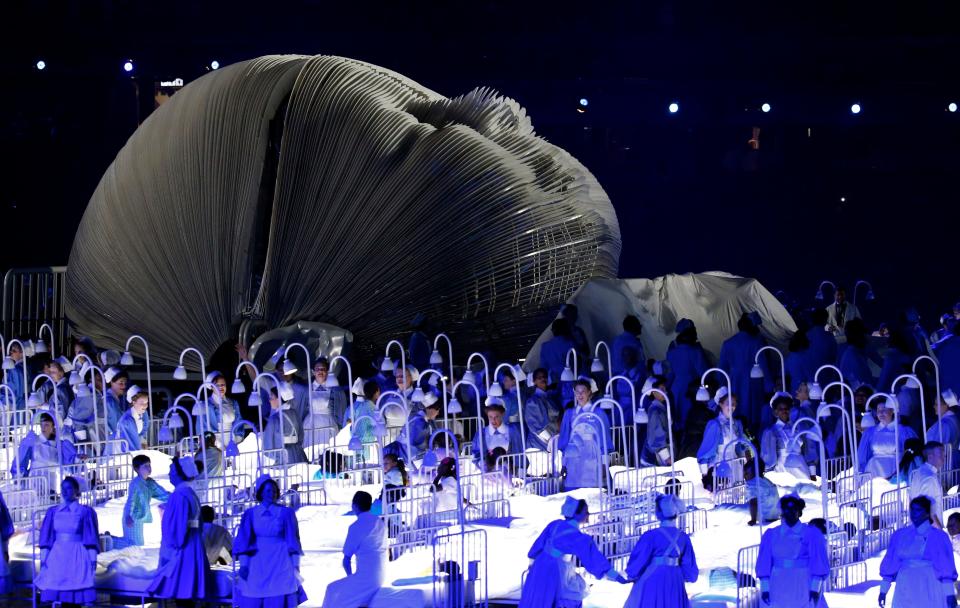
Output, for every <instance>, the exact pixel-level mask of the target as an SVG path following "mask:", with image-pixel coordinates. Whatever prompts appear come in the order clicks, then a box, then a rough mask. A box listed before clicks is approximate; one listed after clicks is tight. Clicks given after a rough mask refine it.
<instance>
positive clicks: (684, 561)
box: [623, 522, 700, 608]
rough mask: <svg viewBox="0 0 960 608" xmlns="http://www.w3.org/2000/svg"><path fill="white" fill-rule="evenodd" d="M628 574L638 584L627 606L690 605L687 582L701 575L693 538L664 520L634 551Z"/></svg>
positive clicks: (663, 607)
mask: <svg viewBox="0 0 960 608" xmlns="http://www.w3.org/2000/svg"><path fill="white" fill-rule="evenodd" d="M626 575H627V578H628V579H631V580H633V581H634V583H633V588H632V589H631V590H630V596H629V597H628V598H627V603H625V604H624V605H623V606H624V608H689V606H690V600H689V598H687V590H686V588H685V587H684V583H693V582H696V580H697V578H698V577H699V575H700V571H699V569H698V568H697V558H696V555H695V554H694V552H693V544H692V543H691V542H690V537H689V536H687V535H686V533H685V532H684V531H683V530H679V529H677V528H676V527H675V526H674V525H671V524H666V523H663V522H661V524H660V527H659V528H654V529H652V530H648V531H646V532H644V533H643V535H642V536H641V537H640V540H639V541H637V544H636V545H635V546H634V547H633V551H631V552H630V560H629V561H628V562H627V571H626Z"/></svg>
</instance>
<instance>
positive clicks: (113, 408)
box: [100, 389, 127, 436]
mask: <svg viewBox="0 0 960 608" xmlns="http://www.w3.org/2000/svg"><path fill="white" fill-rule="evenodd" d="M126 409H127V404H126V402H125V401H124V400H123V398H122V397H117V396H116V395H115V394H114V393H113V391H111V390H109V389H108V390H107V408H106V410H107V411H106V424H107V435H109V436H113V434H114V433H116V432H117V423H118V422H119V421H120V416H122V415H123V412H124V411H125V410H126ZM103 422H104V419H103V418H101V419H100V423H101V424H103Z"/></svg>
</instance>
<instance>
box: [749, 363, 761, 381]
mask: <svg viewBox="0 0 960 608" xmlns="http://www.w3.org/2000/svg"><path fill="white" fill-rule="evenodd" d="M750 377H751V378H763V368H762V367H760V365H759V364H757V363H755V364H754V365H753V367H752V368H750Z"/></svg>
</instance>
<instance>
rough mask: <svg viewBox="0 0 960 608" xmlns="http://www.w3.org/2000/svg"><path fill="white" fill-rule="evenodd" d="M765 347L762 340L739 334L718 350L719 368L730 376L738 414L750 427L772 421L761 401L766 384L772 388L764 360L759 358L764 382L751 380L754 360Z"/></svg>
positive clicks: (743, 333)
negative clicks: (740, 413)
mask: <svg viewBox="0 0 960 608" xmlns="http://www.w3.org/2000/svg"><path fill="white" fill-rule="evenodd" d="M764 345H765V342H764V339H763V337H762V336H760V335H757V336H751V335H750V334H748V333H747V332H745V331H739V332H737V333H736V334H734V335H733V336H731V337H730V338H727V340H726V341H724V343H723V346H721V347H720V368H721V369H723V370H725V371H726V372H727V373H729V374H730V380H731V381H732V382H733V394H734V395H737V397H738V398H739V403H740V410H741V411H742V412H743V416H744V418H746V420H747V422H749V423H750V424H751V425H752V426H753V427H757V426H759V425H764V424H766V423H768V422H769V420H770V418H771V417H772V416H771V414H770V411H769V410H770V408H769V407H768V406H767V404H766V403H765V400H764V398H763V392H764V390H765V389H764V385H765V381H766V382H767V383H770V387H768V388H772V386H773V385H772V381H771V376H770V369H769V366H768V365H767V361H766V358H765V357H760V368H761V369H762V370H763V378H762V379H760V378H751V377H750V371H751V370H752V369H753V365H754V363H753V361H754V356H755V355H756V354H757V351H758V350H760V348H762V347H763V346H764Z"/></svg>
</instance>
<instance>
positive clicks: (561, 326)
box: [540, 319, 574, 382]
mask: <svg viewBox="0 0 960 608" xmlns="http://www.w3.org/2000/svg"><path fill="white" fill-rule="evenodd" d="M550 331H551V333H553V337H552V338H550V339H549V340H547V341H546V342H544V343H543V344H541V345H540V366H541V367H545V368H547V371H548V372H550V381H551V382H560V374H562V373H563V368H564V367H566V365H567V352H568V351H569V350H570V349H571V348H574V344H573V339H572V338H571V337H570V323H569V322H567V320H566V319H556V320H555V321H554V322H553V324H552V325H551V326H550Z"/></svg>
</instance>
